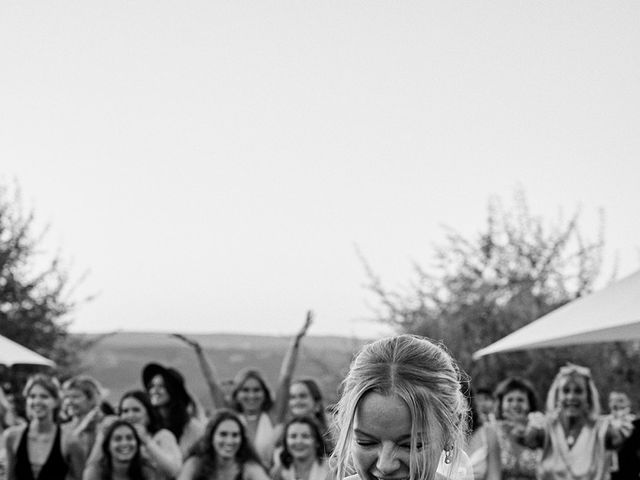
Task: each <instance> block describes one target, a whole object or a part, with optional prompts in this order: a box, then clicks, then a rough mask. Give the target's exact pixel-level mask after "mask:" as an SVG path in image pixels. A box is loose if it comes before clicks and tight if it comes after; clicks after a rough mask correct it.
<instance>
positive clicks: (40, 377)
mask: <svg viewBox="0 0 640 480" xmlns="http://www.w3.org/2000/svg"><path fill="white" fill-rule="evenodd" d="M36 385H39V386H41V387H42V388H44V389H45V390H46V391H47V392H49V395H51V396H52V397H53V399H54V400H55V401H56V406H55V407H54V408H53V421H54V422H55V423H58V420H59V414H60V391H61V388H60V383H58V380H57V379H56V378H55V377H52V376H50V375H46V374H44V373H35V374H33V375H31V376H30V377H29V378H28V379H27V383H26V385H25V387H24V390H23V391H22V396H23V397H24V399H25V401H26V399H27V397H28V396H29V392H30V391H31V389H32V388H33V387H34V386H36ZM29 421H31V419H29Z"/></svg>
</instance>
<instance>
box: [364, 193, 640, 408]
mask: <svg viewBox="0 0 640 480" xmlns="http://www.w3.org/2000/svg"><path fill="white" fill-rule="evenodd" d="M603 245H604V241H603V236H602V233H601V232H599V233H598V234H597V236H596V238H595V240H587V239H585V238H584V236H583V235H582V233H581V230H580V228H579V212H576V213H575V214H573V215H572V216H571V217H570V218H569V219H563V218H562V217H560V218H559V219H558V220H556V221H555V222H551V223H549V222H546V221H545V220H544V219H543V218H541V217H539V216H536V215H533V214H532V213H531V212H530V210H529V207H528V204H527V201H526V198H525V195H524V193H523V192H521V191H519V192H517V193H516V195H515V198H514V201H513V205H511V208H506V207H505V206H504V205H503V202H502V201H501V200H500V199H498V198H492V199H491V200H490V201H489V205H488V209H487V221H486V225H485V226H484V229H483V231H482V232H481V233H480V234H479V235H477V236H476V237H474V238H465V237H464V236H463V235H461V234H460V233H457V232H456V231H455V230H452V229H447V231H446V240H445V241H444V243H443V244H441V245H438V246H436V247H435V251H434V257H433V259H434V261H433V264H432V265H431V266H430V268H428V269H427V268H423V267H422V266H420V265H414V271H415V276H414V278H413V280H412V282H411V286H410V287H409V288H407V289H403V290H397V289H396V290H389V289H387V288H386V287H384V286H383V284H382V282H381V280H380V279H379V277H378V276H377V275H376V274H375V273H374V272H373V270H372V269H371V267H370V266H369V265H368V263H367V262H366V261H365V260H364V259H363V261H364V264H365V268H366V271H367V275H368V279H369V285H368V288H369V289H370V290H371V291H372V292H373V293H374V295H375V297H376V300H377V308H376V309H375V319H376V320H377V321H380V322H383V323H386V324H390V325H392V326H394V327H395V328H396V329H397V330H398V331H400V332H409V333H416V334H420V335H425V336H428V337H430V338H433V339H436V340H439V341H442V342H443V343H444V344H445V345H446V346H447V348H448V349H449V350H450V351H451V352H452V353H453V355H454V356H455V357H456V358H457V359H458V362H459V363H460V364H461V366H462V367H463V369H464V370H465V371H466V372H467V373H468V374H469V376H470V377H471V381H472V384H473V385H474V386H476V387H479V386H487V387H494V386H495V385H496V384H497V382H498V381H500V380H502V379H503V378H505V377H507V376H509V375H520V376H524V377H527V378H529V379H530V380H532V381H533V382H534V384H535V385H536V386H537V389H538V392H539V394H546V391H547V388H548V386H549V384H550V382H551V380H552V379H553V376H554V374H555V372H556V371H557V369H558V368H559V366H561V365H563V364H564V363H566V362H567V361H569V360H571V361H574V362H577V363H581V364H584V365H587V366H589V367H591V368H592V370H593V371H594V373H595V374H596V376H597V381H598V382H599V383H598V384H599V386H600V387H601V389H602V388H604V389H605V390H606V389H608V388H612V387H613V386H617V387H618V388H627V389H637V386H636V385H635V384H636V383H637V382H636V379H635V372H634V370H633V369H632V368H631V369H630V365H632V364H633V363H632V362H636V364H637V360H638V358H639V357H638V351H637V348H636V347H637V346H636V345H628V344H620V343H618V344H609V345H590V346H589V347H571V348H561V349H544V350H532V351H528V352H517V353H508V354H498V355H490V356H487V357H484V358H482V359H480V360H479V361H476V362H474V361H473V360H472V358H471V356H472V354H473V352H475V351H476V350H478V349H480V348H482V347H485V346H487V345H489V344H490V343H492V342H494V341H496V340H498V339H500V338H502V337H504V336H505V335H507V334H509V333H511V332H513V331H514V330H516V329H518V328H520V327H522V326H524V325H526V324H527V323H529V322H531V321H533V320H535V319H537V318H539V317H540V316H542V315H544V314H546V313H548V312H550V311H552V310H554V309H556V308H558V307H559V306H561V305H563V304H565V303H567V302H569V301H571V300H573V299H575V298H577V297H580V296H582V295H584V294H586V293H589V292H590V291H592V289H593V287H594V283H595V281H596V279H597V277H598V274H599V273H600V269H601V264H602V255H603ZM540 400H543V399H542V398H541V399H540Z"/></svg>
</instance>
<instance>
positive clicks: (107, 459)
mask: <svg viewBox="0 0 640 480" xmlns="http://www.w3.org/2000/svg"><path fill="white" fill-rule="evenodd" d="M101 449H102V458H101V459H100V461H99V462H95V463H91V464H89V465H88V466H87V468H86V469H85V472H84V476H83V477H82V478H83V480H116V479H131V480H138V479H141V480H152V479H154V478H155V477H154V476H153V475H154V473H153V471H152V469H151V468H150V467H149V466H148V465H147V464H146V462H144V460H143V459H142V456H141V454H140V449H141V442H140V437H139V436H138V434H137V432H136V429H135V427H134V426H133V425H131V424H130V423H129V422H127V421H126V420H116V421H115V422H113V423H112V424H111V425H109V427H108V428H107V431H106V433H105V435H104V437H103V439H102V442H101Z"/></svg>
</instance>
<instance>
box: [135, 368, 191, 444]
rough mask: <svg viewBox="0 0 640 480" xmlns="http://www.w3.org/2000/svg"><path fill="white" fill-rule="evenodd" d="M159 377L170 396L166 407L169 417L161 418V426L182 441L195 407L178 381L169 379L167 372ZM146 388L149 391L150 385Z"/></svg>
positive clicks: (161, 373)
mask: <svg viewBox="0 0 640 480" xmlns="http://www.w3.org/2000/svg"><path fill="white" fill-rule="evenodd" d="M158 375H160V376H161V377H162V379H163V381H164V388H165V389H166V390H167V393H168V394H169V403H168V405H167V406H166V410H167V412H168V416H167V417H166V418H161V419H160V420H161V422H160V424H161V426H162V427H164V428H166V429H167V430H169V431H170V432H171V433H173V434H174V435H175V437H176V439H177V440H178V441H180V438H181V437H182V433H183V432H184V428H185V427H186V425H187V423H189V421H190V420H191V417H192V415H191V411H192V410H193V409H194V407H193V404H192V401H191V398H190V397H188V396H187V395H186V394H185V391H184V385H180V384H179V383H178V382H177V381H176V379H174V378H171V377H169V375H167V373H165V372H159V373H158ZM146 388H147V390H149V385H146ZM156 411H158V410H156Z"/></svg>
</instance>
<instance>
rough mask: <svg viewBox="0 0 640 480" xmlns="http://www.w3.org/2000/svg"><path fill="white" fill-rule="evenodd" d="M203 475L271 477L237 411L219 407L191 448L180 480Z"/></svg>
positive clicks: (242, 479)
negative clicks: (263, 465)
mask: <svg viewBox="0 0 640 480" xmlns="http://www.w3.org/2000/svg"><path fill="white" fill-rule="evenodd" d="M199 479H216V480H269V476H268V475H267V472H266V471H265V469H264V468H263V467H262V464H261V463H260V458H259V457H258V454H257V453H256V451H255V450H254V448H253V446H252V445H251V441H250V440H249V438H248V436H247V432H246V429H245V426H244V423H243V422H242V420H241V419H240V417H239V416H238V415H237V414H236V413H235V412H233V411H231V410H228V409H220V410H217V412H216V414H215V415H214V417H213V418H212V419H211V420H210V421H209V423H208V424H207V428H206V430H205V433H204V435H203V436H202V438H201V439H200V441H199V442H198V443H197V444H195V445H194V447H193V448H192V449H191V452H190V454H189V457H188V458H187V460H186V461H185V463H184V466H183V468H182V471H181V472H180V476H179V477H178V480H199Z"/></svg>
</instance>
